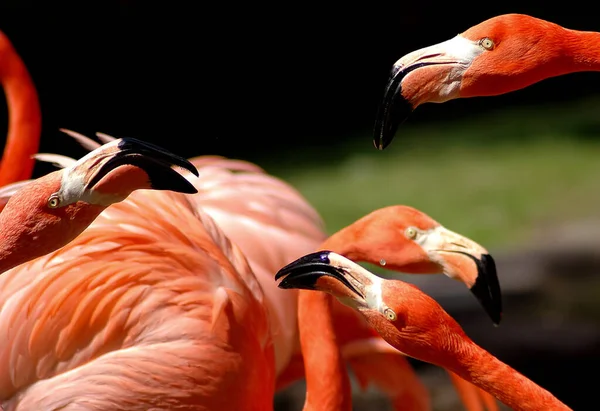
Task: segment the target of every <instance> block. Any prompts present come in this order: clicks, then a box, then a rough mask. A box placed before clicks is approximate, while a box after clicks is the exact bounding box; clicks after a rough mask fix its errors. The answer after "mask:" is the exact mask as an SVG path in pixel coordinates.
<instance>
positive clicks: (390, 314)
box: [383, 308, 398, 321]
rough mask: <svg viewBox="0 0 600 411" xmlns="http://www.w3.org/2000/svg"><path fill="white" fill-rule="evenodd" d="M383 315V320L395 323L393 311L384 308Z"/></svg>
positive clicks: (395, 317)
mask: <svg viewBox="0 0 600 411" xmlns="http://www.w3.org/2000/svg"><path fill="white" fill-rule="evenodd" d="M383 314H384V315H385V318H387V319H388V320H390V321H396V319H397V318H398V316H397V315H396V313H395V312H394V310H392V309H391V308H386V309H385V310H383Z"/></svg>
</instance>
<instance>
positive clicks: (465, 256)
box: [423, 226, 502, 325]
mask: <svg viewBox="0 0 600 411" xmlns="http://www.w3.org/2000/svg"><path fill="white" fill-rule="evenodd" d="M429 236H430V237H429V238H428V239H427V242H426V244H424V245H423V248H424V249H425V251H426V252H427V253H428V255H429V258H430V259H431V261H433V262H435V263H437V264H439V265H440V266H441V268H442V270H443V272H444V274H446V275H447V276H448V277H450V278H454V279H456V280H459V281H461V282H463V283H465V284H466V286H467V287H468V288H469V290H471V292H472V293H473V294H474V295H475V297H476V298H477V299H478V300H479V303H480V304H481V305H482V306H483V308H484V310H485V311H486V313H487V314H488V315H489V316H490V318H491V319H492V321H493V322H494V324H495V325H498V324H500V320H501V318H502V294H501V292H500V282H499V281H498V274H497V272H496V263H495V262H494V259H493V258H492V256H491V255H490V254H489V253H488V251H487V250H486V249H485V248H483V247H482V246H480V245H479V244H477V243H476V242H474V241H472V240H470V239H468V238H466V237H463V236H461V235H460V234H457V233H455V232H453V231H450V230H448V229H446V228H444V227H441V226H440V227H437V228H436V229H435V230H434V231H433V232H432V233H430V234H429Z"/></svg>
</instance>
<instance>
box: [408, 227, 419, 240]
mask: <svg viewBox="0 0 600 411" xmlns="http://www.w3.org/2000/svg"><path fill="white" fill-rule="evenodd" d="M406 236H407V237H408V238H410V239H411V240H414V239H415V238H417V229H416V228H414V227H408V228H407V229H406Z"/></svg>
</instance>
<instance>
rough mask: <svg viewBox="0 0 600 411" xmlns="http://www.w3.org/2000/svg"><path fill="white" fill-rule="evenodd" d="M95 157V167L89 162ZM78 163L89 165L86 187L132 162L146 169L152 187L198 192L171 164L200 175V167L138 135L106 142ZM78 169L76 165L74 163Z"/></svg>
mask: <svg viewBox="0 0 600 411" xmlns="http://www.w3.org/2000/svg"><path fill="white" fill-rule="evenodd" d="M90 160H93V164H94V166H93V167H89V161H90ZM77 163H78V164H84V163H87V164H88V167H89V168H88V170H85V171H86V177H85V181H86V184H85V189H86V190H91V189H94V188H97V186H96V185H97V184H98V183H99V182H100V181H101V180H103V179H104V178H105V177H107V176H108V175H109V174H110V173H111V172H113V171H114V170H115V169H117V168H118V167H121V166H125V165H130V166H133V167H137V168H139V169H141V170H143V171H144V172H145V173H146V175H147V177H148V179H149V184H150V186H149V188H151V189H153V190H170V191H175V192H179V193H186V194H195V193H197V192H198V191H197V190H196V188H195V187H194V186H193V185H192V184H191V183H190V182H189V181H188V180H187V179H186V178H185V177H184V176H182V175H181V174H179V173H178V172H177V171H175V170H174V169H172V168H171V167H172V166H178V167H181V168H184V169H186V170H188V171H189V172H191V173H192V174H194V175H195V176H198V170H197V169H196V167H194V165H193V164H192V163H190V162H189V161H188V160H186V159H185V158H182V157H179V156H177V155H175V154H173V153H171V152H169V151H167V150H165V149H163V148H161V147H158V146H156V145H154V144H150V143H147V142H145V141H141V140H138V139H135V138H130V137H125V138H120V139H117V140H114V141H111V142H110V143H107V144H104V145H103V146H101V147H99V148H98V149H96V150H94V151H92V152H90V153H88V155H86V156H85V157H83V158H82V159H80V160H79V161H78V162H77ZM75 168H77V165H75Z"/></svg>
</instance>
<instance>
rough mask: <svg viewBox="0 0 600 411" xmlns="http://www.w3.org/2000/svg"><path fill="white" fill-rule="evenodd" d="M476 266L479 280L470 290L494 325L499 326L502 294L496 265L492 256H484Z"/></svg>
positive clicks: (477, 261)
mask: <svg viewBox="0 0 600 411" xmlns="http://www.w3.org/2000/svg"><path fill="white" fill-rule="evenodd" d="M476 264H477V279H476V280H475V284H473V286H472V287H471V288H470V290H471V292H472V293H473V294H474V295H475V297H477V299H478V300H479V302H480V304H481V305H482V306H483V308H484V310H485V311H486V313H487V314H488V315H489V317H490V318H491V319H492V322H493V323H494V325H495V326H498V325H500V321H501V319H502V293H501V291H500V282H499V281H498V273H497V272H496V263H495V262H494V259H493V258H492V256H491V255H489V254H484V255H482V256H481V259H480V260H476Z"/></svg>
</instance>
